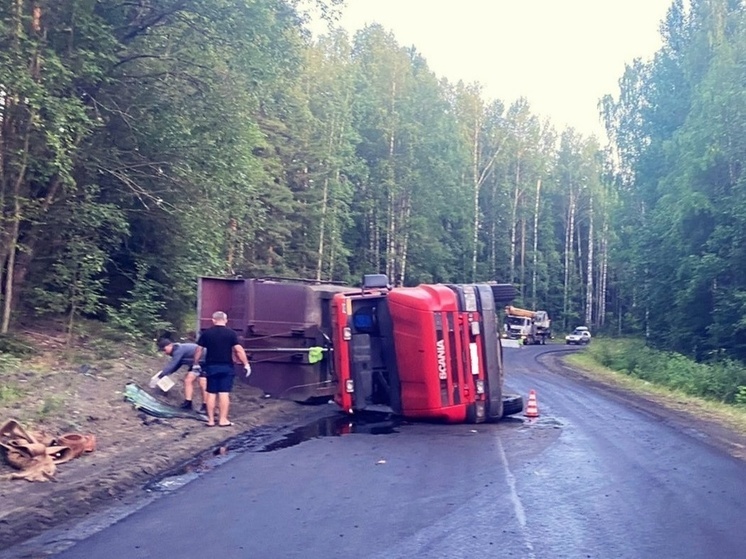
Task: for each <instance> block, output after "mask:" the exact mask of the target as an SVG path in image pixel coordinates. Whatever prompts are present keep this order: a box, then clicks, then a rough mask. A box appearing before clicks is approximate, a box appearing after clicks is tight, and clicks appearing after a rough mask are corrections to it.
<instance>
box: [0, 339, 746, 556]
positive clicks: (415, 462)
mask: <svg viewBox="0 0 746 559" xmlns="http://www.w3.org/2000/svg"><path fill="white" fill-rule="evenodd" d="M560 349H562V350H564V348H559V347H557V346H544V347H541V346H538V347H537V346H534V347H524V348H520V349H515V350H506V352H505V353H506V366H507V370H508V371H509V372H508V384H509V386H510V387H512V388H513V389H514V390H515V391H518V392H520V393H522V394H523V395H524V396H526V394H527V393H528V391H529V390H531V389H534V390H536V393H537V396H538V405H539V411H540V417H539V418H537V419H533V420H527V419H525V418H523V417H514V418H512V419H509V420H506V421H502V422H500V423H498V424H494V425H476V426H474V425H439V424H423V423H419V424H403V425H400V426H399V427H398V428H397V429H395V430H394V432H392V433H390V434H382V435H371V434H361V433H360V432H357V433H355V432H353V433H351V434H348V435H344V436H318V437H314V438H311V439H310V440H307V441H305V442H302V443H301V444H295V445H293V446H287V447H286V448H278V449H277V450H273V451H271V452H244V453H241V454H237V455H236V456H235V457H234V458H233V459H231V460H229V461H227V462H225V463H223V464H222V465H220V466H219V467H216V468H214V469H212V470H211V471H209V472H207V473H206V474H204V475H201V476H198V477H197V478H196V479H195V480H194V481H192V482H191V483H188V484H187V485H184V486H182V487H180V488H179V489H176V490H174V491H171V492H169V493H167V494H166V495H165V496H164V497H162V498H160V499H156V500H154V501H153V502H151V503H149V504H148V505H147V506H145V507H144V508H142V509H140V510H139V511H138V512H136V513H135V514H132V515H130V516H128V517H126V518H124V519H123V520H121V521H120V522H118V523H116V524H114V525H112V526H110V527H108V528H106V529H104V530H102V531H100V532H98V533H96V534H95V535H93V536H91V537H89V538H87V539H84V540H82V541H75V538H74V537H73V536H71V535H70V536H68V537H69V541H67V542H65V535H64V534H61V535H60V536H59V538H58V540H57V544H58V545H57V547H52V546H49V547H47V548H46V550H47V551H49V550H50V549H55V550H59V549H61V548H62V547H65V546H67V549H66V550H64V551H62V552H61V553H59V554H58V555H57V557H59V558H60V559H72V558H82V557H90V558H105V559H119V558H121V559H125V558H126V559H140V558H143V559H144V558H154V557H178V558H180V559H191V558H195V559H196V558H200V559H203V558H204V557H209V556H213V555H214V556H219V557H221V559H233V558H235V559H245V558H262V559H263V558H267V559H273V558H278V559H285V558H304V559H311V558H319V559H321V558H323V559H333V558H340V559H341V558H345V559H347V558H350V557H356V558H364V559H397V558H401V559H404V558H407V559H409V558H413V557H418V558H419V557H423V558H440V557H442V558H449V559H452V558H454V557H514V558H526V559H538V558H541V559H544V558H546V559H560V558H572V559H575V558H609V559H620V558H621V559H624V558H629V559H647V558H650V559H661V558H664V559H665V558H671V559H689V558H692V559H693V558H710V557H729V558H730V557H743V556H744V550H746V530H744V529H743V521H744V519H746V500H745V499H744V495H746V463H744V462H743V461H740V460H738V459H736V458H734V457H732V456H730V455H729V454H728V453H726V452H724V451H723V450H722V449H720V448H719V447H718V446H716V445H712V444H711V442H710V441H709V440H708V439H707V438H706V437H703V436H702V434H701V432H700V431H698V430H697V429H694V428H692V429H684V430H682V429H681V428H679V424H676V423H672V422H669V421H666V420H665V419H663V416H662V415H661V414H659V413H656V412H652V411H648V410H646V409H645V406H640V405H639V404H637V405H630V403H629V402H628V401H626V400H625V398H623V397H620V396H619V395H618V394H615V393H613V392H611V393H610V392H607V391H606V390H604V389H602V388H600V387H598V386H597V385H594V384H591V383H588V382H586V381H584V380H582V379H581V378H579V377H577V376H575V375H572V374H569V375H568V374H565V373H564V372H563V370H562V369H561V366H560V365H559V364H558V363H557V362H556V361H555V357H556V355H557V352H558V351H560ZM324 433H325V434H335V433H332V432H326V431H325V432H322V431H318V432H317V434H324ZM337 434H338V432H337ZM296 442H298V441H296ZM60 542H62V543H64V544H65V545H63V546H60V545H59V544H60ZM43 552H44V549H37V550H29V548H27V549H26V556H29V557H31V556H33V557H43V556H48V553H47V555H45V554H44V553H43ZM0 556H2V554H0ZM2 557H3V559H5V556H2ZM19 557H20V555H19Z"/></svg>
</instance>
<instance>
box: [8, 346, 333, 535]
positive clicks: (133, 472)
mask: <svg viewBox="0 0 746 559" xmlns="http://www.w3.org/2000/svg"><path fill="white" fill-rule="evenodd" d="M23 336H24V338H25V340H27V341H28V343H29V344H31V345H32V346H33V347H34V348H35V352H34V355H33V356H30V357H27V358H23V360H22V362H21V363H20V364H18V363H16V365H17V366H16V367H14V368H13V369H11V370H10V371H8V368H7V367H6V369H5V370H4V371H2V369H0V371H2V372H0V380H1V383H0V423H3V422H4V421H5V420H6V419H10V418H13V419H16V420H18V421H19V422H20V423H21V424H22V425H23V426H24V427H25V428H27V429H29V430H33V431H37V432H38V431H43V432H46V433H49V434H50V435H53V436H59V435H61V434H64V433H80V434H93V435H95V437H96V449H95V451H94V452H93V453H91V454H84V455H83V456H81V457H79V458H76V459H74V460H72V461H71V462H68V463H65V464H60V465H59V466H58V467H57V472H56V474H55V476H54V479H53V480H52V481H49V482H28V481H25V480H0V542H2V544H0V549H2V548H7V547H10V546H12V545H14V544H18V543H20V542H22V541H25V540H27V539H29V538H31V537H34V536H36V535H39V534H41V533H43V532H45V531H47V530H49V529H51V528H54V527H56V526H58V525H60V524H61V523H63V522H67V521H71V520H74V519H76V518H81V517H84V516H87V515H90V514H93V513H95V512H97V511H99V510H103V509H105V508H108V507H109V506H111V505H114V504H116V503H117V501H118V500H119V499H121V498H123V497H125V496H126V495H128V494H130V493H131V492H133V491H134V490H137V489H139V488H142V487H143V486H144V485H145V484H146V483H147V482H148V481H150V480H152V479H153V478H154V477H157V476H158V474H160V473H162V472H166V471H168V470H170V469H173V468H175V467H176V466H179V465H181V464H184V463H185V462H187V461H188V460H189V459H190V458H192V457H193V456H195V455H197V454H200V453H203V452H205V451H208V450H210V449H213V448H219V447H220V446H221V443H223V442H224V441H226V440H228V439H230V438H233V437H236V436H238V435H240V434H241V433H244V432H246V431H249V430H251V429H252V428H255V427H257V426H273V427H275V428H277V430H278V431H279V430H281V429H283V428H289V427H292V426H296V425H301V424H303V423H304V422H306V421H307V420H308V418H309V417H310V416H311V415H312V414H314V413H318V408H317V407H315V406H305V405H300V404H297V403H294V402H290V401H284V400H276V399H273V398H271V397H270V398H267V397H265V394H264V393H263V392H262V390H260V389H258V388H255V387H252V386H250V385H249V384H248V383H247V382H238V379H237V382H236V386H235V388H234V392H233V394H232V398H231V412H230V418H231V421H232V422H233V424H234V425H233V426H232V427H225V428H222V427H213V428H208V427H206V424H205V423H204V422H202V421H199V420H196V419H160V418H155V417H152V416H149V415H146V414H145V413H144V412H142V411H139V410H136V409H135V408H134V407H133V405H132V404H130V403H128V402H125V401H124V398H123V393H124V387H125V385H126V384H127V383H128V382H135V383H137V384H138V385H139V386H141V387H143V388H144V389H145V390H147V391H148V392H150V393H151V394H153V395H154V396H156V397H158V398H159V399H160V400H161V401H163V402H165V403H168V404H172V405H178V404H180V403H181V402H182V401H183V383H182V382H181V380H182V379H183V376H184V371H183V370H182V371H181V372H179V373H176V374H174V375H172V379H173V380H174V381H176V386H174V387H173V388H172V389H171V390H170V391H169V392H168V393H167V394H164V393H163V392H161V391H160V389H158V388H155V389H149V388H148V381H149V379H150V377H151V376H152V374H153V373H154V372H155V371H158V370H159V369H160V368H162V367H163V365H164V363H165V362H166V361H167V359H168V358H167V357H165V356H163V355H158V354H157V353H156V352H155V351H152V352H148V351H143V349H142V348H137V347H135V346H132V345H127V344H124V343H114V342H108V341H105V340H100V339H96V340H93V339H82V340H80V341H79V344H78V347H76V348H75V350H74V351H68V350H69V349H70V348H69V345H68V344H66V342H65V340H64V339H63V338H61V337H57V336H55V335H51V334H49V333H42V332H34V331H25V332H24V333H23ZM2 355H3V354H0V357H2ZM199 404H201V401H200V398H199V396H195V408H196V407H197V406H199ZM0 455H2V453H0ZM14 471H16V470H13V469H12V468H11V467H10V466H9V465H8V464H7V462H6V461H5V459H4V456H2V459H0V476H2V475H3V474H8V473H12V472H14Z"/></svg>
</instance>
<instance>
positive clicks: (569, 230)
mask: <svg viewBox="0 0 746 559" xmlns="http://www.w3.org/2000/svg"><path fill="white" fill-rule="evenodd" d="M575 204H576V202H575V196H574V194H573V192H572V189H571V190H570V199H569V203H568V206H567V227H566V229H565V270H564V272H565V281H564V286H563V295H562V310H563V320H564V327H565V329H567V327H568V325H569V324H568V321H567V318H568V315H569V312H570V279H571V274H570V270H571V266H573V265H574V251H573V237H574V234H575Z"/></svg>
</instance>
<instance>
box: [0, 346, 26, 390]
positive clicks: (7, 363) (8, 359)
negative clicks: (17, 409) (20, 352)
mask: <svg viewBox="0 0 746 559" xmlns="http://www.w3.org/2000/svg"><path fill="white" fill-rule="evenodd" d="M21 363H22V361H21V359H19V358H18V357H16V356H15V355H13V354H11V353H6V352H4V351H0V373H3V372H6V371H14V370H17V369H18V368H19V367H20V366H21ZM7 389H8V390H9V391H11V392H12V391H13V390H14V389H13V388H12V387H10V386H7ZM1 399H2V397H0V400H1Z"/></svg>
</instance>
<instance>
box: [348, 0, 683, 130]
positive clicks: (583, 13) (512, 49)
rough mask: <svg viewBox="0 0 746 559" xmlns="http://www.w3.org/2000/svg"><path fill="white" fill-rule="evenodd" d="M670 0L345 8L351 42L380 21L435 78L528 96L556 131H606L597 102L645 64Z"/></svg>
mask: <svg viewBox="0 0 746 559" xmlns="http://www.w3.org/2000/svg"><path fill="white" fill-rule="evenodd" d="M671 3H672V0H347V6H346V7H345V8H344V9H343V12H342V19H341V21H340V24H341V26H342V27H343V28H345V29H347V31H348V32H349V33H350V35H353V34H354V32H355V31H356V30H358V29H360V28H362V27H364V26H365V25H366V24H368V23H373V22H377V23H380V24H381V25H383V27H384V28H386V29H387V30H389V31H392V32H393V33H394V35H395V36H396V39H397V41H398V43H399V44H400V45H402V46H411V45H414V46H415V47H416V48H417V50H418V51H419V52H420V53H421V54H422V56H424V57H425V59H426V60H427V62H428V66H429V67H430V69H431V70H433V72H435V74H436V75H438V76H439V77H446V78H448V79H449V80H450V81H453V82H456V81H458V80H459V79H461V80H464V81H465V82H479V83H481V84H482V85H483V86H484V95H485V98H486V99H488V100H492V99H500V100H502V101H503V102H505V103H506V105H508V104H510V103H511V102H512V101H515V100H516V99H517V98H518V97H521V96H523V97H526V98H527V99H528V101H529V103H530V106H531V108H532V112H534V113H535V114H537V115H540V116H542V117H548V118H549V119H550V120H551V121H552V123H553V124H554V126H555V127H556V128H557V129H560V130H561V129H562V128H564V127H566V126H572V127H574V128H575V129H576V130H577V131H578V132H580V133H582V134H585V135H590V134H596V135H597V136H599V138H604V137H605V133H604V131H603V127H602V125H601V123H600V121H599V119H598V110H597V104H598V100H599V99H600V98H601V97H602V96H603V95H605V94H607V93H612V94H614V95H615V96H616V95H617V94H618V80H619V78H620V77H621V76H622V73H623V72H624V65H625V63H631V62H632V60H633V59H634V58H636V57H641V58H643V59H650V58H651V57H652V55H653V54H654V53H655V51H656V50H658V48H659V47H660V33H659V25H660V22H661V20H662V19H663V18H664V17H665V14H666V10H667V9H668V7H669V6H670V5H671Z"/></svg>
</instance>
